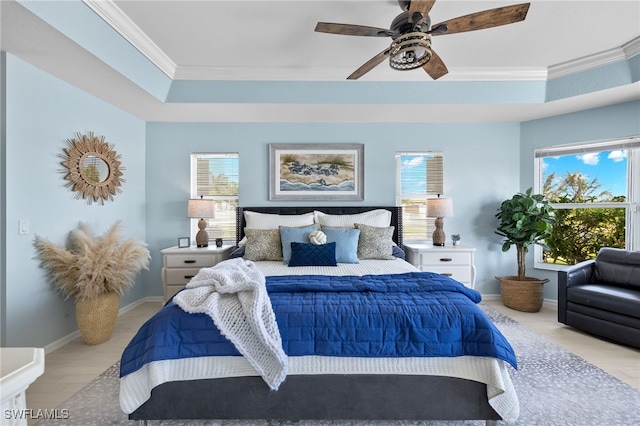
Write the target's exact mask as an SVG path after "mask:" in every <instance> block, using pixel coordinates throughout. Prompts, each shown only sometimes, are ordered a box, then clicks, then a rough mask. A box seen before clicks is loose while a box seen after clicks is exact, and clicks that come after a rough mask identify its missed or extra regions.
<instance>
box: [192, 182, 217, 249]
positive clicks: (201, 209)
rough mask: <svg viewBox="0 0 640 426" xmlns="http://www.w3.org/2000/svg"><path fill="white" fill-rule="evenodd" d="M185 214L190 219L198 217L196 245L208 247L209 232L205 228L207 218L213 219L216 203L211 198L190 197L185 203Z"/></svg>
mask: <svg viewBox="0 0 640 426" xmlns="http://www.w3.org/2000/svg"><path fill="white" fill-rule="evenodd" d="M187 216H189V217H190V218H192V219H197V218H200V220H199V221H198V229H199V231H198V233H197V234H196V246H197V247H208V246H209V234H208V233H207V231H205V229H207V221H206V220H204V218H205V217H206V218H207V219H214V218H215V217H216V204H215V201H213V200H205V199H204V198H203V196H202V195H201V196H200V199H191V200H189V204H188V205H187Z"/></svg>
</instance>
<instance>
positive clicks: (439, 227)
mask: <svg viewBox="0 0 640 426" xmlns="http://www.w3.org/2000/svg"><path fill="white" fill-rule="evenodd" d="M452 216H453V200H452V199H451V198H446V197H440V194H438V198H427V217H435V218H436V221H435V225H436V229H435V231H433V236H432V239H433V245H434V246H444V243H445V241H446V235H445V233H444V220H443V218H445V217H452Z"/></svg>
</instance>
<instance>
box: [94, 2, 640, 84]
mask: <svg viewBox="0 0 640 426" xmlns="http://www.w3.org/2000/svg"><path fill="white" fill-rule="evenodd" d="M82 1H83V2H84V3H85V4H86V5H87V6H88V7H89V8H91V9H92V10H93V11H94V12H95V13H96V14H98V16H100V17H101V18H102V19H104V20H105V21H106V22H107V24H109V25H110V26H111V27H112V28H113V29H115V30H116V31H117V32H118V33H119V34H120V35H121V36H122V37H124V38H125V39H126V40H127V41H128V42H129V43H131V44H132V45H133V46H134V47H135V48H136V49H137V50H138V51H140V52H141V53H142V54H143V55H144V56H145V57H147V59H149V60H150V61H151V62H152V63H153V64H154V65H155V66H157V67H158V68H159V69H160V70H161V71H162V72H163V73H165V74H166V75H167V76H168V77H169V78H171V79H177V80H211V79H228V80H247V79H248V80H254V79H255V76H254V75H253V73H252V72H251V70H246V69H219V68H210V67H201V66H193V67H192V66H177V65H176V64H175V63H174V62H173V61H172V60H171V58H169V57H168V56H167V55H166V54H165V53H164V52H163V51H162V50H161V49H160V48H159V47H158V46H157V45H156V44H155V43H154V42H153V41H152V40H151V39H150V38H149V37H148V36H147V35H146V34H145V33H144V32H143V31H142V30H141V29H140V27H138V26H137V25H136V24H135V23H134V22H133V21H131V19H129V17H128V16H127V15H126V14H125V13H124V12H122V10H121V9H120V8H119V7H118V6H117V5H116V4H115V3H114V2H113V0H82ZM638 54H640V37H637V38H635V39H633V40H631V41H629V42H628V43H625V44H624V45H622V46H620V47H615V48H613V49H609V50H606V51H603V52H598V53H594V54H593V55H588V56H584V57H581V58H578V59H573V60H570V61H566V62H562V63H559V64H556V65H551V66H549V67H548V68H547V69H498V68H492V69H480V68H478V69H475V68H466V69H452V70H450V73H449V74H448V75H447V76H446V77H445V79H446V81H464V80H475V81H495V80H500V81H509V80H511V81H530V80H536V81H540V80H553V79H556V78H560V77H565V76H568V75H571V74H575V73H579V72H583V71H587V70H589V69H591V68H595V67H599V66H602V65H607V64H612V63H615V62H619V61H623V60H626V59H629V58H632V57H634V56H636V55H638ZM263 71H265V70H263ZM309 71H310V70H306V74H305V75H306V77H303V78H301V73H300V70H299V69H291V70H289V71H287V70H284V69H278V70H275V69H274V70H271V72H267V73H266V74H270V75H266V74H264V73H263V77H267V78H263V79H267V80H291V79H293V80H300V79H302V80H312V79H322V80H327V79H329V80H332V79H336V80H341V79H343V74H344V72H346V71H342V70H340V71H338V69H321V70H318V73H319V75H312V74H314V73H310V72H309ZM388 78H393V77H390V76H389V75H388V74H386V75H385V78H384V79H388ZM445 79H443V81H445Z"/></svg>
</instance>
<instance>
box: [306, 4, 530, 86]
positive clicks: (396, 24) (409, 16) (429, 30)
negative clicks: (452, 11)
mask: <svg viewBox="0 0 640 426" xmlns="http://www.w3.org/2000/svg"><path fill="white" fill-rule="evenodd" d="M435 2H436V0H398V4H399V5H400V8H401V9H402V10H403V12H402V13H400V14H399V15H398V16H396V17H395V19H394V20H393V22H391V26H390V28H389V29H386V28H376V27H367V26H363V25H352V24H336V23H330V22H318V24H317V25H316V29H315V30H316V31H317V32H322V33H329V34H342V35H352V36H365V37H391V39H392V41H391V46H389V47H388V48H386V49H385V50H383V51H382V52H380V53H378V54H377V55H376V56H374V57H373V58H371V59H370V60H369V61H367V62H366V63H365V64H364V65H362V66H361V67H360V68H358V69H357V70H355V71H354V72H353V73H352V74H351V75H350V76H349V77H347V79H348V80H356V79H358V78H360V77H362V76H363V75H365V74H366V73H368V72H369V71H371V70H372V69H373V68H375V67H376V66H378V65H379V64H380V63H382V61H384V60H385V59H386V58H389V65H391V68H394V69H397V70H412V69H416V68H420V67H422V68H423V69H424V70H425V71H426V72H427V74H429V75H430V76H431V78H433V79H434V80H437V79H438V78H440V77H442V76H443V75H445V74H447V73H448V72H449V71H448V70H447V67H446V65H445V64H444V62H443V61H442V59H441V58H440V56H438V55H437V54H436V52H435V51H433V50H432V49H431V36H439V35H446V34H455V33H462V32H466V31H476V30H482V29H486V28H493V27H498V26H501V25H507V24H513V23H515V22H519V21H523V20H524V19H525V18H526V16H527V12H528V11H529V5H530V3H522V4H517V5H513V6H505V7H498V8H495V9H489V10H484V11H482V12H476V13H472V14H470V15H465V16H459V17H457V18H453V19H449V20H448V21H444V22H440V23H439V24H436V25H433V26H432V25H431V18H430V17H429V12H430V11H431V8H432V7H433V5H434V3H435Z"/></svg>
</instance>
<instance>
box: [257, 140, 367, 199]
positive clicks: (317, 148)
mask: <svg viewBox="0 0 640 426" xmlns="http://www.w3.org/2000/svg"><path fill="white" fill-rule="evenodd" d="M269 162H270V164H269V200H331V201H336V200H360V201H362V200H364V145H363V144H355V143H341V144H333V143H327V144H270V145H269Z"/></svg>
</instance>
